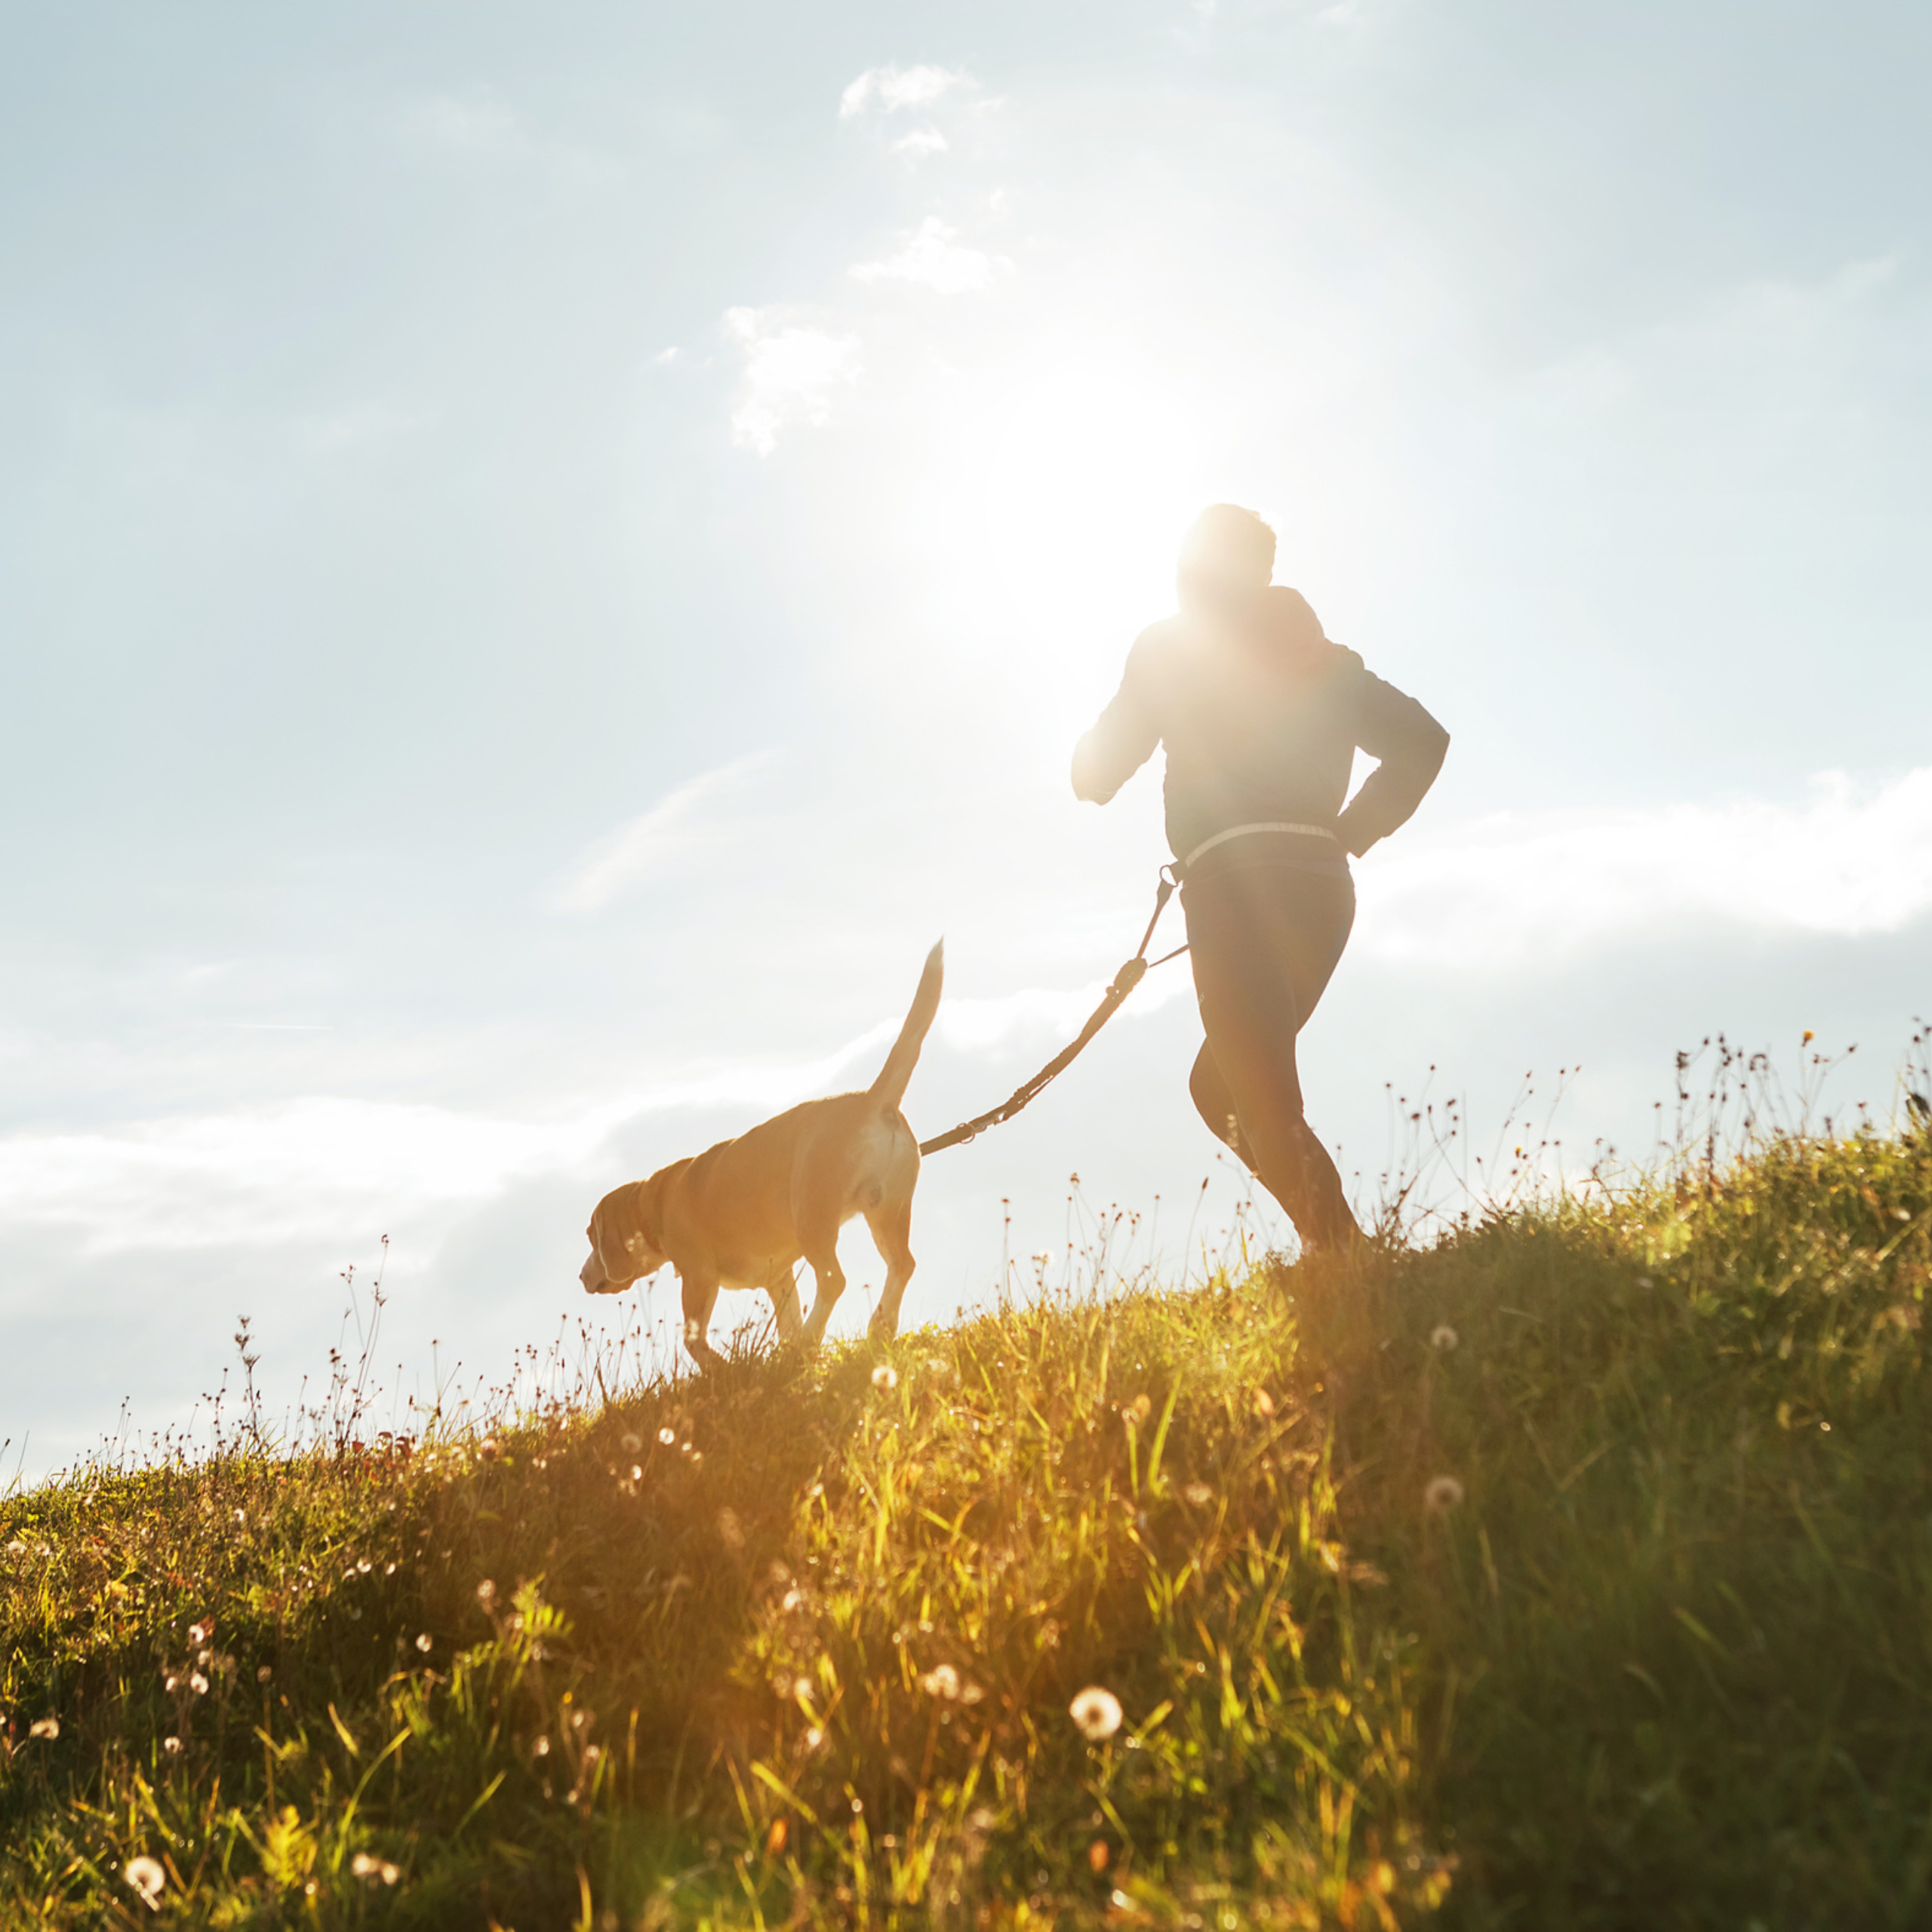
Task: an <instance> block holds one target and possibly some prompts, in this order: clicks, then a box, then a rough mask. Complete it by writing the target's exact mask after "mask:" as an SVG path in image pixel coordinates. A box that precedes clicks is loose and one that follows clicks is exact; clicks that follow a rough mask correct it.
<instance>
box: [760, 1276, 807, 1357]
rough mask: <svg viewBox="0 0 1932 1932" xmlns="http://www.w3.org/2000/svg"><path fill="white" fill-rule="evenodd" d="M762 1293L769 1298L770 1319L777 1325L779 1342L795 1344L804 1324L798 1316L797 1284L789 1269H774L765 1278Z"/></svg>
mask: <svg viewBox="0 0 1932 1932" xmlns="http://www.w3.org/2000/svg"><path fill="white" fill-rule="evenodd" d="M764 1291H765V1293H766V1294H768V1295H769V1296H771V1314H772V1318H773V1320H774V1321H776V1322H777V1324H778V1339H779V1340H780V1341H781V1342H795V1341H796V1340H798V1333H799V1331H800V1330H801V1328H803V1327H804V1322H803V1321H801V1320H800V1319H799V1316H798V1283H797V1282H796V1281H795V1280H793V1279H792V1271H791V1269H789V1268H774V1269H772V1271H771V1274H770V1275H768V1276H767V1277H766V1278H765V1282H764Z"/></svg>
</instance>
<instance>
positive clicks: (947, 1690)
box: [919, 1663, 959, 1703]
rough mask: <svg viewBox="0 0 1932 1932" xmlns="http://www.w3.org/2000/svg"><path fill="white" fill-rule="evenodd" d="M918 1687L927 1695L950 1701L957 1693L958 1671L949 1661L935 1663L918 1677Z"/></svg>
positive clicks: (955, 1697) (956, 1696)
mask: <svg viewBox="0 0 1932 1932" xmlns="http://www.w3.org/2000/svg"><path fill="white" fill-rule="evenodd" d="M919 1688H920V1689H921V1690H923V1691H924V1693H925V1694H926V1695H927V1696H928V1697H938V1698H940V1699H942V1700H944V1701H945V1702H946V1703H952V1702H954V1701H955V1700H956V1699H957V1698H958V1695H959V1673H958V1671H956V1670H955V1669H953V1667H952V1665H950V1664H949V1663H936V1664H934V1666H933V1667H932V1669H931V1670H929V1671H928V1672H926V1673H925V1675H924V1676H923V1677H921V1678H920V1679H919Z"/></svg>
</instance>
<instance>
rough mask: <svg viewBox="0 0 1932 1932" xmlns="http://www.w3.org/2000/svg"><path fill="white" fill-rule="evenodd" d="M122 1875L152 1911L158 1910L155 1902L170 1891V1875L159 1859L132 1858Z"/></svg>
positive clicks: (123, 1867) (123, 1869)
mask: <svg viewBox="0 0 1932 1932" xmlns="http://www.w3.org/2000/svg"><path fill="white" fill-rule="evenodd" d="M121 1875H122V1878H125V1879H126V1880H127V1881H128V1884H130V1885H131V1887H133V1888H134V1890H135V1891H137V1893H139V1894H140V1900H141V1903H143V1905H145V1906H147V1907H148V1909H149V1910H150V1911H152V1910H155V1909H157V1908H156V1907H155V1900H157V1899H158V1898H159V1897H161V1895H162V1893H163V1892H165V1890H167V1889H168V1873H167V1872H166V1871H165V1869H163V1867H162V1863H161V1860H159V1859H158V1858H148V1857H140V1858H131V1859H129V1860H128V1862H127V1863H126V1864H125V1865H124V1866H122V1868H121Z"/></svg>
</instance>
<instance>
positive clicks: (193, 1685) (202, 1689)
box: [188, 1671, 208, 1697]
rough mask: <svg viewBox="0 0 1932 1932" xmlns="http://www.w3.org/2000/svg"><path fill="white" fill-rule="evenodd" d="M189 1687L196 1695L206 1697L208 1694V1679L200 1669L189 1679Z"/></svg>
mask: <svg viewBox="0 0 1932 1932" xmlns="http://www.w3.org/2000/svg"><path fill="white" fill-rule="evenodd" d="M188 1688H189V1690H192V1691H193V1692H194V1694H195V1696H196V1697H206V1696H207V1695H208V1679H207V1678H205V1677H204V1676H203V1675H202V1673H201V1672H199V1671H196V1672H195V1673H194V1674H193V1675H192V1676H191V1677H190V1678H189V1679H188Z"/></svg>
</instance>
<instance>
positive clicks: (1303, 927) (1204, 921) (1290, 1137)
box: [1181, 863, 1361, 1248]
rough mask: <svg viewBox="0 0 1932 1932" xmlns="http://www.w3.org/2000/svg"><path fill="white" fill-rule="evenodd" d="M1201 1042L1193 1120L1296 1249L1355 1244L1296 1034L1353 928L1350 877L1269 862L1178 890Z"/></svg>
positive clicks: (1191, 1081) (1192, 1079)
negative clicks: (1289, 1226) (1203, 1035)
mask: <svg viewBox="0 0 1932 1932" xmlns="http://www.w3.org/2000/svg"><path fill="white" fill-rule="evenodd" d="M1181 906H1182V909H1183V911H1184V912H1185V913H1186V917H1187V942H1188V946H1189V951H1190V953H1191V955H1192V962H1193V966H1194V986H1195V993H1196V995H1198V998H1199V1000H1200V1002H1201V1025H1202V1026H1203V1027H1204V1029H1206V1031H1207V1042H1206V1044H1204V1046H1203V1047H1202V1048H1201V1052H1200V1055H1199V1057H1198V1058H1197V1059H1196V1060H1195V1063H1194V1070H1193V1072H1192V1073H1191V1074H1190V1075H1189V1078H1188V1089H1189V1092H1190V1094H1192V1096H1193V1099H1194V1104H1195V1107H1196V1108H1197V1109H1198V1110H1199V1112H1200V1114H1201V1118H1202V1119H1203V1120H1204V1121H1206V1122H1207V1125H1208V1128H1209V1129H1210V1131H1211V1132H1213V1133H1214V1135H1215V1136H1216V1137H1217V1139H1220V1140H1224V1141H1226V1143H1228V1145H1229V1146H1231V1147H1232V1148H1233V1149H1234V1150H1235V1152H1236V1153H1237V1154H1238V1155H1239V1156H1240V1157H1241V1159H1242V1160H1243V1161H1244V1162H1246V1164H1247V1167H1248V1169H1249V1171H1251V1173H1253V1174H1256V1175H1257V1176H1258V1177H1260V1180H1261V1182H1262V1184H1263V1186H1265V1187H1266V1189H1268V1191H1269V1193H1271V1194H1272V1195H1274V1197H1275V1199H1276V1200H1277V1201H1279V1202H1280V1203H1281V1206H1282V1207H1283V1208H1284V1209H1285V1210H1286V1211H1287V1216H1288V1218H1289V1219H1290V1220H1291V1221H1293V1222H1294V1225H1295V1232H1297V1234H1299V1235H1300V1236H1301V1238H1302V1241H1303V1244H1304V1245H1305V1246H1308V1247H1315V1248H1324V1247H1337V1246H1342V1245H1345V1244H1347V1243H1348V1242H1349V1241H1354V1240H1357V1239H1359V1238H1360V1237H1361V1229H1360V1228H1359V1227H1358V1226H1356V1223H1355V1216H1354V1215H1353V1214H1352V1213H1350V1211H1349V1202H1348V1197H1347V1195H1346V1194H1345V1193H1344V1192H1343V1188H1342V1177H1341V1176H1340V1174H1337V1172H1336V1171H1335V1163H1334V1161H1332V1160H1331V1158H1329V1155H1328V1151H1327V1149H1326V1148H1325V1147H1324V1146H1322V1144H1321V1141H1320V1140H1318V1138H1317V1137H1315V1134H1314V1132H1313V1131H1312V1129H1311V1128H1309V1124H1308V1122H1307V1121H1306V1118H1304V1117H1303V1111H1302V1094H1301V1076H1300V1073H1299V1072H1297V1069H1296V1066H1295V1036H1296V1035H1297V1033H1299V1032H1300V1031H1301V1029H1302V1026H1303V1024H1304V1023H1305V1022H1306V1020H1307V1018H1308V1017H1309V1014H1311V1013H1312V1012H1313V1011H1315V1002H1316V1001H1318V999H1320V998H1321V995H1322V992H1323V990H1324V989H1325V988H1326V986H1327V984H1328V980H1329V976H1330V975H1331V974H1332V973H1333V972H1334V970H1335V967H1336V964H1337V961H1340V958H1341V956H1342V949H1343V947H1344V946H1346V945H1347V943H1348V939H1349V928H1350V927H1351V926H1352V925H1353V924H1354V923H1355V881H1353V880H1352V879H1351V878H1348V877H1347V876H1346V875H1345V874H1344V875H1330V874H1328V873H1326V872H1308V871H1304V870H1303V869H1300V867H1297V866H1287V865H1282V864H1278V863H1259V864H1255V863H1250V864H1247V865H1245V866H1230V867H1229V868H1227V869H1224V870H1222V871H1220V872H1214V873H1212V874H1211V875H1208V876H1207V877H1204V878H1192V877H1190V878H1189V879H1188V881H1187V882H1186V884H1185V885H1184V886H1183V888H1182V889H1181Z"/></svg>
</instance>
